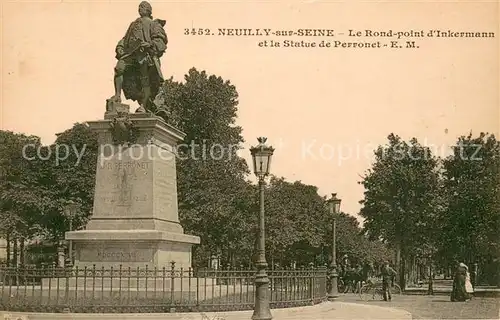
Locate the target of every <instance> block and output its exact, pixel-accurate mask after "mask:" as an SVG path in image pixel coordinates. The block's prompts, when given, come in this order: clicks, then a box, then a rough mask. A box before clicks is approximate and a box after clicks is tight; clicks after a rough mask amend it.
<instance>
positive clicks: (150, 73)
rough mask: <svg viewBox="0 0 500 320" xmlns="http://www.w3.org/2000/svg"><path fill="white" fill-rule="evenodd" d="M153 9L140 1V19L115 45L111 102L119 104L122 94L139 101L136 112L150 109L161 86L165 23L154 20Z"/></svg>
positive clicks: (165, 35) (165, 42) (165, 45)
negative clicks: (113, 91)
mask: <svg viewBox="0 0 500 320" xmlns="http://www.w3.org/2000/svg"><path fill="white" fill-rule="evenodd" d="M152 13H153V8H152V7H151V5H150V4H149V3H148V2H146V1H143V2H141V3H140V4H139V16H140V17H139V18H137V19H136V20H135V21H133V22H132V23H131V24H130V26H129V28H128V30H127V32H126V34H125V36H124V37H123V38H122V39H121V40H120V41H119V42H118V44H117V46H116V50H115V51H116V58H117V59H118V62H117V64H116V67H115V79H114V83H115V95H114V96H113V97H112V98H111V100H112V101H115V102H121V91H122V90H123V93H124V95H125V98H126V99H130V100H133V101H138V102H139V105H140V106H141V107H140V109H139V110H141V111H145V110H150V109H151V108H152V103H153V99H154V98H155V96H156V95H157V94H158V91H159V88H160V86H161V85H162V84H163V81H164V79H163V75H162V73H161V69H160V59H159V58H160V57H161V56H162V55H163V54H164V53H165V51H166V49H167V43H168V40H167V33H166V32H165V29H164V28H163V27H164V26H165V20H161V19H155V20H153V16H152Z"/></svg>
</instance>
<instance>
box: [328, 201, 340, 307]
mask: <svg viewBox="0 0 500 320" xmlns="http://www.w3.org/2000/svg"><path fill="white" fill-rule="evenodd" d="M341 201H342V200H340V199H338V198H337V194H336V193H332V197H331V198H330V199H328V200H327V202H328V207H329V209H330V215H331V216H332V218H333V219H332V220H333V221H332V234H333V235H332V261H331V263H330V291H329V292H328V300H330V301H333V300H334V299H335V298H337V297H338V296H339V292H338V288H337V285H338V284H337V278H338V273H337V239H336V228H337V223H336V220H335V218H336V215H337V214H338V213H339V212H340V202H341Z"/></svg>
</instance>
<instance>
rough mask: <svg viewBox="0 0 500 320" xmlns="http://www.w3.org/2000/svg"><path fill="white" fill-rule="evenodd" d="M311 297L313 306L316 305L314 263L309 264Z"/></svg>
mask: <svg viewBox="0 0 500 320" xmlns="http://www.w3.org/2000/svg"><path fill="white" fill-rule="evenodd" d="M308 273H309V278H310V280H309V292H310V293H309V296H310V298H311V305H314V282H315V276H316V274H315V272H314V265H313V263H312V262H311V263H309V271H308Z"/></svg>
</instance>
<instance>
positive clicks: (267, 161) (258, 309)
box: [250, 137, 274, 320]
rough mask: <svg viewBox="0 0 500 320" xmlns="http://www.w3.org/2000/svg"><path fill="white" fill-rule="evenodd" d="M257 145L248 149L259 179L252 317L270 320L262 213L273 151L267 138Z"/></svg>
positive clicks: (260, 138)
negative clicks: (257, 231)
mask: <svg viewBox="0 0 500 320" xmlns="http://www.w3.org/2000/svg"><path fill="white" fill-rule="evenodd" d="M257 140H258V141H259V144H258V145H257V146H255V147H252V148H250V153H251V154H252V159H253V171H254V173H255V175H256V176H257V178H258V179H259V193H260V215H259V241H258V253H257V257H256V261H255V265H256V268H257V274H256V275H255V287H256V290H255V306H254V311H253V315H252V319H254V320H270V319H272V318H273V316H272V315H271V310H270V307H269V300H270V299H269V277H268V276H267V270H266V269H267V261H266V234H265V211H264V187H265V184H266V182H265V180H264V179H265V178H266V177H267V176H268V175H269V169H270V165H271V158H272V156H273V152H274V149H273V148H272V147H270V146H267V145H266V140H267V138H264V137H259V138H257Z"/></svg>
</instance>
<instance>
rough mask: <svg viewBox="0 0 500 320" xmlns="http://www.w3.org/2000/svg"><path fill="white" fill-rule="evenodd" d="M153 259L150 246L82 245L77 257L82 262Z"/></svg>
mask: <svg viewBox="0 0 500 320" xmlns="http://www.w3.org/2000/svg"><path fill="white" fill-rule="evenodd" d="M153 259H154V252H153V249H152V248H147V247H142V248H141V247H138V248H133V247H130V246H129V247H121V246H111V247H109V246H102V247H99V248H96V247H87V248H86V247H83V248H81V250H79V257H78V260H80V261H82V262H152V261H153Z"/></svg>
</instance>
